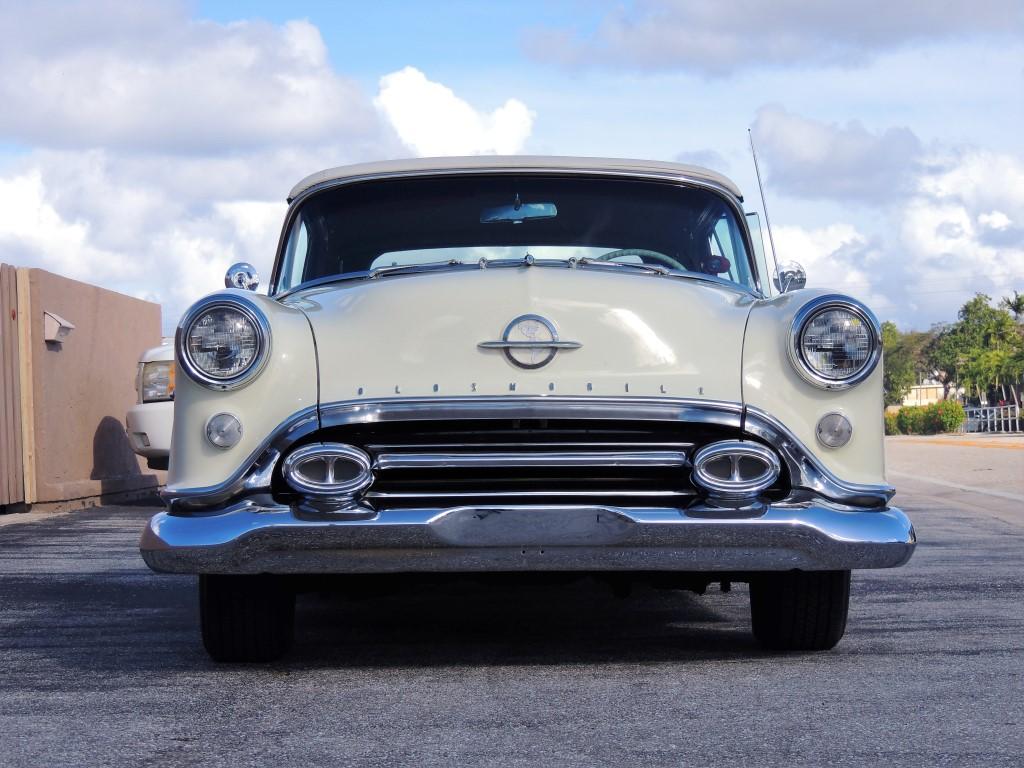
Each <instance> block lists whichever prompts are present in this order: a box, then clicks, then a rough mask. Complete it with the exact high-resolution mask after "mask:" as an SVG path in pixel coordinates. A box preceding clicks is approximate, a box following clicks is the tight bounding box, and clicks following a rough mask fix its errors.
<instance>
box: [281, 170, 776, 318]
mask: <svg viewBox="0 0 1024 768" xmlns="http://www.w3.org/2000/svg"><path fill="white" fill-rule="evenodd" d="M510 175H534V176H552V177H558V178H572V177H580V176H584V177H594V178H608V179H623V180H630V179H632V180H638V181H654V182H661V183H665V184H670V185H672V186H678V187H695V188H698V189H706V190H709V191H711V192H713V193H715V194H717V195H718V196H719V197H721V198H722V200H723V201H724V202H725V203H726V204H727V205H728V206H729V207H730V208H731V209H732V212H733V214H734V215H735V216H736V224H737V226H738V227H739V229H740V230H741V231H742V232H743V245H744V248H745V249H746V251H747V262H748V266H749V269H750V274H751V276H752V277H753V278H754V287H753V288H750V287H748V286H745V285H742V284H740V283H734V282H732V281H731V280H723V279H722V278H717V276H711V275H707V276H706V277H716V278H717V280H718V281H721V282H722V283H725V284H727V285H730V286H733V287H735V288H737V289H739V290H741V291H744V292H747V293H750V294H751V295H753V296H756V297H758V298H765V297H767V295H768V294H767V293H766V292H765V290H764V285H765V282H764V280H765V279H767V277H768V276H762V275H761V271H760V265H759V264H758V261H757V256H756V254H755V251H754V243H753V238H752V236H751V233H750V227H749V226H748V224H747V217H746V211H744V210H743V200H742V198H739V197H737V196H736V195H735V194H733V193H732V191H731V190H729V189H728V188H727V187H725V186H722V185H720V184H716V183H714V182H712V181H709V180H705V179H698V178H696V177H693V176H687V175H686V174H676V173H669V172H665V173H658V172H655V171H649V172H629V171H622V170H614V169H597V168H572V167H569V166H563V167H554V168H536V167H529V166H528V167H523V168H455V169H425V170H409V171H394V172H390V173H374V174H366V175H362V176H348V177H345V178H341V179H331V180H329V181H323V182H320V183H319V184H314V185H313V186H312V187H310V188H309V189H306V190H304V191H303V192H301V193H300V194H299V195H297V196H296V197H294V198H293V199H291V200H290V201H289V205H288V211H287V213H286V214H285V219H284V224H283V225H282V227H281V234H280V236H279V237H278V241H277V250H276V252H275V256H274V268H273V270H272V271H271V274H270V286H269V295H270V296H271V298H275V299H281V298H283V297H284V296H285V295H287V294H292V293H295V292H297V291H301V290H304V289H305V288H309V287H313V286H314V285H319V284H323V282H325V281H332V282H333V281H336V280H339V279H367V278H369V277H370V275H371V271H366V272H350V273H341V274H339V275H334V276H329V277H321V278H315V279H313V280H307V281H306V282H304V283H300V284H299V285H294V286H291V287H290V288H287V289H285V290H278V280H279V279H280V272H281V267H282V263H283V261H284V259H283V255H284V249H285V248H286V247H287V245H288V238H289V236H290V233H291V229H292V225H293V224H294V221H295V217H296V216H297V215H298V212H299V209H300V208H301V207H302V204H303V203H304V202H306V201H307V200H308V199H309V198H310V197H312V196H314V195H317V194H319V193H321V192H325V191H327V190H331V189H337V188H339V187H344V186H349V185H351V184H364V183H369V182H374V181H385V180H394V179H407V178H422V177H429V176H436V177H449V176H510ZM467 266H468V267H471V268H473V269H476V268H477V265H475V264H473V265H467ZM667 274H668V275H674V276H676V277H691V276H695V275H696V276H699V275H701V274H702V273H695V272H681V271H679V270H668V272H667ZM762 278H764V279H762Z"/></svg>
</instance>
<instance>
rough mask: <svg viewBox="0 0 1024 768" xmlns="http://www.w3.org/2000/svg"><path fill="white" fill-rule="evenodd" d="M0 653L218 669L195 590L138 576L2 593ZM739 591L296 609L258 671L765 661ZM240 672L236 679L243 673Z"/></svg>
mask: <svg viewBox="0 0 1024 768" xmlns="http://www.w3.org/2000/svg"><path fill="white" fill-rule="evenodd" d="M4 584H5V591H6V595H5V596H4V597H3V598H0V608H3V612H4V613H6V619H5V620H4V621H2V622H0V629H2V632H0V635H3V636H4V640H3V641H2V642H0V650H2V649H3V648H7V649H8V650H10V651H13V650H15V649H17V650H18V651H28V652H29V653H30V654H32V655H33V656H35V657H36V658H37V659H38V660H39V661H40V662H42V663H44V664H45V665H46V666H47V667H51V668H64V669H67V670H73V671H74V672H76V673H84V674H87V675H96V674H100V675H105V674H107V673H110V674H115V675H116V674H121V673H128V672H135V671H144V672H147V673H155V674H166V673H175V672H181V671H188V670H198V669H232V668H238V667H237V666H234V667H233V666H232V665H218V664H215V663H214V662H213V661H211V660H210V659H209V658H208V657H207V656H206V654H205V652H204V651H203V648H202V644H201V640H200V634H199V626H198V606H197V597H196V580H195V578H193V577H187V576H181V577H168V576H155V575H152V574H149V573H147V572H144V571H141V570H140V571H126V572H107V573H91V574H65V575H61V576H57V577H56V578H54V577H51V578H46V579H40V578H38V577H28V578H19V577H17V576H14V575H8V576H7V577H6V578H5V579H4ZM747 610H748V609H747V595H746V589H745V586H743V585H737V586H736V588H735V589H734V591H733V592H732V593H731V594H721V593H720V592H718V587H717V585H713V586H712V587H711V588H710V590H709V592H708V594H707V595H705V596H697V595H694V594H692V593H689V592H683V591H678V590H656V589H652V588H650V587H639V588H637V589H635V590H634V591H633V593H632V594H631V595H629V596H627V597H616V596H615V595H614V594H613V593H612V590H611V589H610V588H609V586H608V585H607V584H605V583H601V582H599V581H596V580H592V579H583V580H580V581H574V582H570V583H564V584H562V583H556V584H518V583H516V582H515V581H514V580H511V581H501V582H499V583H496V584H495V583H488V582H484V583H475V582H468V583H447V584H431V585H422V586H415V585H413V586H410V587H403V588H400V589H398V590H397V591H393V592H391V593H389V594H374V595H371V596H366V597H361V596H359V595H352V594H350V593H347V592H346V591H337V590H333V591H330V592H308V593H303V594H301V595H299V597H298V599H297V611H296V637H295V644H294V646H293V648H292V650H291V652H290V653H289V654H288V655H287V656H286V657H285V658H284V659H283V660H281V661H279V662H276V663H274V664H271V665H260V666H263V667H264V668H266V669H268V670H273V669H278V670H281V669H284V670H287V669H301V668H317V667H322V668H332V667H336V668H345V667H349V668H371V667H376V668H392V667H414V668H415V667H419V668H429V667H452V666H488V665H495V664H504V665H523V666H529V665H549V664H550V665H554V664H566V663H569V664H572V663H580V664H590V663H646V662H662V661H671V662H676V663H679V662H682V663H685V662H687V661H695V662H696V661H707V660H715V659H742V658H745V657H762V656H763V655H764V654H763V652H761V651H760V650H759V649H758V647H757V645H756V644H755V642H754V640H753V637H752V636H751V634H750V627H749V619H748V615H747ZM243 666H244V665H243Z"/></svg>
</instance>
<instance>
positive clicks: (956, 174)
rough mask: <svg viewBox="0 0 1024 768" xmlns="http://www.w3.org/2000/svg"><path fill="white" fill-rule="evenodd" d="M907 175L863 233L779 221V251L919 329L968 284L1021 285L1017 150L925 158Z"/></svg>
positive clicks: (972, 289)
mask: <svg viewBox="0 0 1024 768" xmlns="http://www.w3.org/2000/svg"><path fill="white" fill-rule="evenodd" d="M913 181H914V186H913V187H912V189H911V190H910V191H909V192H908V193H907V195H906V196H905V197H904V198H903V199H902V200H901V201H900V202H899V203H897V204H894V205H893V206H892V207H891V209H890V210H889V215H888V216H886V217H885V218H883V219H881V221H880V223H881V224H882V229H881V230H880V231H879V232H877V233H875V234H874V235H873V236H871V237H869V236H868V235H867V234H865V233H864V232H862V231H860V230H858V229H857V228H855V227H854V226H853V225H851V224H848V223H841V224H833V225H830V226H826V227H820V228H812V229H808V228H804V227H800V226H792V225H790V226H782V227H778V228H777V229H776V230H775V239H776V242H777V244H778V246H779V256H780V259H783V260H785V259H790V258H792V259H795V260H797V261H801V262H803V263H804V266H805V267H806V268H807V272H808V284H809V285H821V286H828V287H832V288H837V289H839V290H841V291H844V292H847V293H851V294H852V295H854V296H857V297H859V298H862V299H864V300H865V301H867V302H868V304H869V305H870V306H872V308H874V309H875V310H876V312H877V313H878V314H879V315H880V316H881V317H882V318H888V319H895V320H897V321H898V322H899V323H900V324H901V325H903V326H914V327H918V328H926V327H928V326H929V325H931V324H932V323H936V322H942V321H948V320H951V319H953V317H954V316H955V314H956V310H957V309H958V308H959V306H960V305H962V304H963V302H964V301H966V300H967V299H969V298H970V297H971V296H972V295H973V294H974V293H976V292H982V293H987V294H988V295H990V296H992V297H994V298H999V297H1001V296H1006V295H1009V294H1010V293H1011V292H1012V291H1013V290H1015V289H1016V290H1020V289H1021V286H1022V285H1024V228H1021V227H1019V226H1017V225H1016V224H1015V222H1017V221H1021V220H1024V158H1021V157H1016V156H1012V155H1005V154H999V153H994V152H987V151H983V150H977V149H972V150H964V151H961V152H959V153H953V154H949V155H946V156H942V157H938V156H930V157H927V158H925V160H924V162H923V164H922V169H921V170H920V171H919V173H918V175H917V177H916V178H915V179H914V180H913ZM996 205H998V206H999V208H996V207H995V206H996Z"/></svg>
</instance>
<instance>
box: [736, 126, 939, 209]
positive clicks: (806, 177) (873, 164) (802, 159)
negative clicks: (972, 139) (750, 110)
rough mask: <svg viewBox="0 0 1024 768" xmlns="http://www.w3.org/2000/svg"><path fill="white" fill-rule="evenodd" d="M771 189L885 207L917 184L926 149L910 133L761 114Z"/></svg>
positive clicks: (761, 143) (760, 139)
mask: <svg viewBox="0 0 1024 768" xmlns="http://www.w3.org/2000/svg"><path fill="white" fill-rule="evenodd" d="M753 131H754V136H755V138H756V139H757V143H758V148H759V150H760V154H762V155H763V156H764V158H765V160H766V164H767V166H768V171H769V174H768V180H769V183H771V184H772V186H774V187H777V188H778V189H780V190H782V191H784V192H787V193H789V194H792V195H795V196H798V197H807V198H818V199H820V198H822V197H830V198H834V199H838V200H843V201H850V200H853V201H857V202H861V203H866V204H869V205H884V204H888V203H890V202H891V201H892V200H893V199H896V198H899V197H901V196H905V195H906V193H907V192H908V191H909V190H910V188H911V186H912V185H913V183H914V181H915V174H916V172H917V170H918V163H919V162H920V159H921V154H922V147H921V142H920V141H919V140H918V138H917V136H915V135H914V133H913V132H912V131H910V129H908V128H887V129H886V130H885V131H882V132H880V133H872V132H870V131H868V130H867V129H866V128H864V126H863V125H861V124H860V123H859V122H857V121H850V122H849V123H847V124H846V125H845V126H841V125H836V124H828V123H822V122H819V121H816V120H811V119H808V118H805V117H801V116H799V115H794V114H792V113H790V112H787V111H786V110H784V109H782V108H781V107H778V106H765V107H762V108H761V109H759V110H758V112H757V119H756V121H755V122H754V126H753Z"/></svg>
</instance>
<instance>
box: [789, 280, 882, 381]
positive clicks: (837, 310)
mask: <svg viewBox="0 0 1024 768" xmlns="http://www.w3.org/2000/svg"><path fill="white" fill-rule="evenodd" d="M881 338H882V333H881V330H880V328H879V326H878V321H877V320H876V319H875V316H874V315H873V314H871V310H869V309H868V308H867V307H865V306H864V305H863V304H861V303H860V302H858V301H854V300H853V299H850V298H847V297H845V296H821V297H819V298H817V299H812V300H811V301H809V302H808V303H807V304H805V305H804V306H803V307H802V308H801V309H800V311H799V312H797V315H796V318H795V319H794V320H793V329H792V333H791V339H790V345H789V354H790V358H791V359H792V362H793V366H794V367H795V368H796V370H797V373H799V374H800V375H801V376H802V377H803V378H804V379H805V380H806V381H808V382H810V383H811V384H814V385H815V386H817V387H821V388H822V389H846V388H847V387H852V386H853V385H854V384H857V383H858V382H860V381H863V380H864V379H866V378H867V377H868V376H870V375H871V372H872V371H873V370H875V366H876V365H877V364H878V360H879V358H880V357H881V355H882V343H881Z"/></svg>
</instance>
